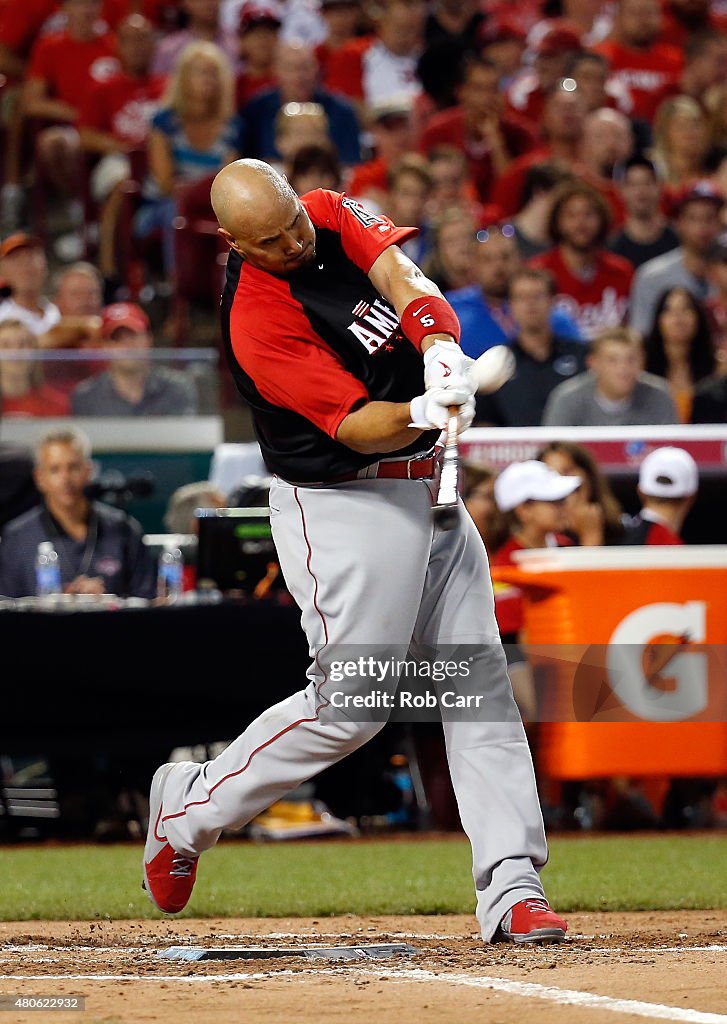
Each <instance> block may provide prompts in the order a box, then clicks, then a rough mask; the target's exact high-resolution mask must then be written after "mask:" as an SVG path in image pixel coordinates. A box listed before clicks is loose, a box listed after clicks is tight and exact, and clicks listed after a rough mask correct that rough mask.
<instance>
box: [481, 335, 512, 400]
mask: <svg viewBox="0 0 727 1024" xmlns="http://www.w3.org/2000/svg"><path fill="white" fill-rule="evenodd" d="M514 372H515V356H514V355H513V352H512V349H510V348H508V346H507V345H494V346H493V347H492V348H488V349H487V351H486V352H483V353H482V355H481V356H480V357H479V358H478V359H476V360H475V364H474V366H472V367H471V373H472V375H473V377H474V379H475V381H476V383H477V390H478V391H479V392H480V394H485V395H489V394H491V393H492V392H493V391H497V389H498V388H501V387H502V385H503V384H504V383H505V382H506V381H508V380H510V378H511V377H512V375H513V373H514Z"/></svg>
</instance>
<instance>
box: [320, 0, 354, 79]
mask: <svg viewBox="0 0 727 1024" xmlns="http://www.w3.org/2000/svg"><path fill="white" fill-rule="evenodd" d="M319 8H320V14H321V18H322V19H323V22H324V24H325V26H326V32H327V35H326V38H325V39H324V40H323V42H322V43H319V44H318V46H317V47H316V57H317V59H318V64H319V66H320V69H321V76H322V77H323V78H325V77H326V74H327V73H328V62H329V60H330V59H331V56H332V55H333V54H334V53H338V51H339V50H340V49H341V48H342V47H343V46H345V45H346V43H348V42H350V41H351V40H353V39H356V38H357V37H359V36H360V35H362V34H363V33H362V26H363V25H364V24H365V20H364V15H363V11H362V10H361V0H319Z"/></svg>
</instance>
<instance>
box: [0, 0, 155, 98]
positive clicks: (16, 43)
mask: <svg viewBox="0 0 727 1024" xmlns="http://www.w3.org/2000/svg"><path fill="white" fill-rule="evenodd" d="M174 2H175V0H104V2H103V7H102V9H101V18H102V19H103V21H104V22H105V23H106V26H107V28H109V29H114V30H115V29H116V27H117V25H118V24H119V23H120V22H121V21H122V20H123V18H125V17H126V16H127V15H128V14H132V13H137V12H138V13H140V14H144V15H145V16H146V17H147V18H149V20H150V21H152V22H153V23H154V24H155V25H160V24H161V23H162V22H163V20H164V16H165V14H166V12H167V8H169V7H170V6H172V5H173V4H174ZM63 27H64V11H63V0H5V2H0V74H2V75H5V76H6V78H8V79H9V80H10V81H11V82H22V79H23V77H24V76H25V71H26V66H27V62H28V57H29V56H30V51H31V49H32V48H33V44H34V43H35V41H36V40H37V39H38V38H39V36H40V35H41V34H43V35H45V34H46V33H48V32H60V31H61V30H62V29H63Z"/></svg>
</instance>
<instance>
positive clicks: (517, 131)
mask: <svg viewBox="0 0 727 1024" xmlns="http://www.w3.org/2000/svg"><path fill="white" fill-rule="evenodd" d="M460 76H461V78H460V84H459V87H458V89H457V96H458V99H459V105H458V106H455V107H452V108H450V109H448V110H442V111H440V112H439V113H437V114H435V115H434V116H433V117H432V118H431V119H430V121H429V123H428V125H427V127H426V128H425V130H424V132H423V134H422V137H421V142H420V149H421V151H422V152H423V153H425V154H427V153H429V151H430V150H431V149H432V148H433V147H435V146H438V145H441V144H445V145H452V146H455V147H456V148H457V149H461V150H462V151H463V152H464V154H465V156H466V157H467V161H468V164H469V170H470V177H471V178H472V180H473V181H474V183H475V187H476V189H477V193H478V195H479V197H480V199H481V201H482V202H483V203H484V202H487V201H488V200H489V198H490V192H491V190H492V185H493V182H494V180H495V178H496V177H498V176H499V175H501V174H502V173H503V172H504V171H505V170H506V168H507V167H508V165H509V164H510V162H511V161H512V160H513V158H515V157H518V156H521V155H522V154H524V153H526V152H528V151H529V150H531V149H533V148H534V146H535V137H534V135H533V134H532V132H530V131H529V130H528V129H527V128H525V127H524V126H523V125H522V124H521V123H519V122H518V121H517V120H516V119H515V118H514V117H512V116H508V115H507V114H504V113H503V100H502V94H501V92H500V90H499V88H498V78H499V76H498V70H497V68H496V67H495V65H494V64H493V63H491V62H490V61H488V60H486V59H485V58H484V57H479V56H476V55H470V56H468V57H467V58H466V59H465V60H464V61H463V63H462V65H461V68H460Z"/></svg>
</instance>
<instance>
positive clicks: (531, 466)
mask: <svg viewBox="0 0 727 1024" xmlns="http://www.w3.org/2000/svg"><path fill="white" fill-rule="evenodd" d="M580 484H581V478H580V477H578V476H561V475H560V473H557V472H556V471H555V470H554V469H551V468H550V466H546V465H545V463H544V462H539V461H536V460H535V459H529V460H528V461H526V462H511V463H510V465H509V466H506V467H505V469H503V470H502V471H501V472H500V473H499V474H498V476H497V478H496V480H495V487H494V491H495V502H496V504H497V508H498V510H499V512H500V514H501V515H502V516H503V517H504V518H505V520H506V522H507V525H508V528H509V533H510V536H509V537H508V539H507V540H506V541H505V542H504V543H502V544H500V546H499V547H498V548H496V549H495V551H494V553H492V554H491V556H490V564H491V565H493V566H497V565H513V564H516V563H515V559H514V558H513V555H514V553H515V552H516V551H523V550H525V549H532V548H546V547H548V548H550V547H570V546H571V545H572V544H573V541H572V540H571V538H570V537H569V536H568V535H567V534H566V533H565V532H564V531H565V525H566V521H567V520H566V505H565V502H566V498H567V497H568V496H569V495H571V494H573V492H574V491H575V490H576V489H577V488H578V487H579V486H580ZM496 593H497V592H496ZM496 600H497V598H496ZM495 609H496V613H499V614H498V615H497V621H498V625H499V627H500V632H501V634H502V642H503V644H504V645H505V654H506V657H507V662H508V673H509V675H510V681H511V682H512V686H513V693H515V694H516V700H517V702H518V706H519V707H520V709H521V714H522V715H523V719H524V721H526V722H528V723H529V722H531V721H532V719H533V717H534V713H535V711H536V709H537V697H536V690H535V680H534V678H533V673H532V668H531V666H530V665H529V664H528V660H527V656H526V654H525V651H524V649H523V648H522V647H521V643H520V641H521V630H522V627H523V612H522V598H521V596H520V593H519V591H518V590H517V589H515V594H514V596H510V598H509V600H507V601H504V600H503V601H501V604H500V607H499V608H498V606H497V604H496V605H495Z"/></svg>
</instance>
